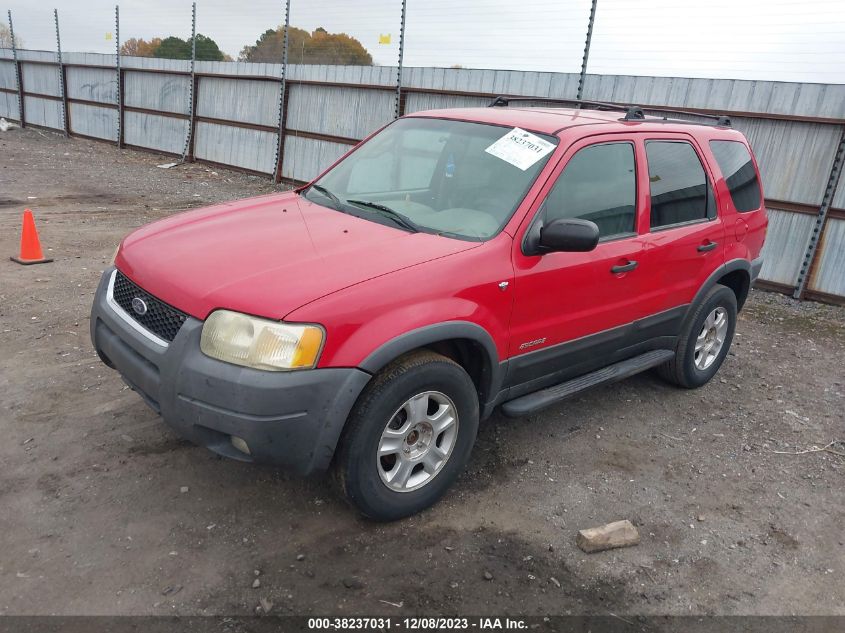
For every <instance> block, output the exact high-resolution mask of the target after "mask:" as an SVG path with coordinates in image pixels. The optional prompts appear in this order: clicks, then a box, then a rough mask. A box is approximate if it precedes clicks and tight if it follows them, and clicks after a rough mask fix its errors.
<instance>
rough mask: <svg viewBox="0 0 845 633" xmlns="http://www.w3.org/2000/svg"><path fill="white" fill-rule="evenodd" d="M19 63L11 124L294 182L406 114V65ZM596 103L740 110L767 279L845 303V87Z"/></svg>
mask: <svg viewBox="0 0 845 633" xmlns="http://www.w3.org/2000/svg"><path fill="white" fill-rule="evenodd" d="M17 64H18V71H19V73H16V69H15V62H13V61H12V52H11V51H9V50H0V116H4V117H6V118H8V119H12V120H15V121H20V120H21V118H23V121H24V124H25V125H33V126H41V127H45V128H49V129H55V130H63V129H64V131H66V132H67V133H69V134H70V135H72V136H80V137H84V138H94V139H98V140H104V141H111V142H113V143H116V144H119V145H120V146H125V147H133V148H137V149H146V150H155V151H159V152H163V153H169V154H173V155H177V156H181V155H182V154H183V153H184V154H185V155H186V157H187V158H188V160H199V161H203V162H207V163H211V164H219V165H225V166H230V167H236V168H240V169H245V170H248V171H251V172H255V173H259V174H264V175H267V176H270V177H273V178H275V180H276V181H277V182H286V183H289V184H295V183H299V182H302V181H307V180H310V179H311V178H313V177H314V176H316V175H317V174H318V173H319V172H320V171H321V170H322V169H324V168H325V167H326V166H328V165H329V164H331V163H332V162H333V161H334V160H335V159H336V158H337V157H338V156H340V155H341V154H343V153H344V152H345V151H347V150H348V149H349V148H350V147H351V146H352V145H354V144H355V143H357V142H358V140H359V139H361V138H363V137H364V136H366V135H367V134H369V133H370V132H372V131H373V130H374V129H376V128H378V127H380V126H381V125H384V124H385V123H387V122H389V121H390V120H392V119H393V116H394V111H395V106H396V102H395V100H396V94H395V92H396V68H391V67H384V66H367V67H362V66H311V65H304V66H296V65H290V66H288V68H287V75H286V90H285V95H284V99H282V95H281V94H280V92H281V86H282V82H281V79H280V78H281V76H282V66H281V65H280V64H251V63H226V62H202V61H200V62H197V63H196V67H195V72H194V73H193V74H192V73H191V70H190V62H188V61H181V60H165V59H150V58H137V57H122V58H121V65H120V69H119V71H118V70H117V69H116V67H115V58H114V56H113V55H100V54H92V53H64V54H63V58H62V64H61V65H60V64H59V63H58V62H57V61H56V55H55V54H54V53H51V52H41V51H18V62H17ZM18 76H20V77H21V82H20V86H19V85H18V83H17V77H18ZM60 77H62V78H63V79H64V82H63V83H64V87H65V90H64V93H62V82H60ZM402 83H403V85H402V96H401V99H400V103H399V112H400V113H403V114H404V113H411V112H415V111H419V110H427V109H432V108H445V107H456V106H476V105H486V104H488V103H489V101H490V100H491V98H493V97H495V96H497V95H514V96H516V95H519V96H533V97H556V98H564V99H565V98H573V97H574V95H575V94H576V90H577V83H578V75H576V74H562V73H540V72H520V71H497V70H467V69H445V68H406V69H404V71H403V82H402ZM118 91H120V95H121V96H122V98H121V99H118ZM584 98H585V99H589V100H595V101H608V102H619V103H637V104H639V105H642V106H643V107H645V108H646V110H648V109H649V108H648V106H652V107H653V108H658V107H675V108H683V109H686V110H692V111H700V112H702V113H710V114H728V115H730V116H731V118H732V120H733V124H734V126H735V127H736V128H737V129H739V130H741V131H742V132H744V133H745V135H746V136H747V137H748V139H749V140H750V142H751V145H752V146H753V148H754V151H755V153H756V155H757V158H758V161H759V162H760V165H761V168H762V172H763V185H764V188H765V192H766V206H767V208H768V209H769V218H770V225H769V234H768V238H767V243H766V253H765V255H766V259H765V265H764V268H763V271H762V275H761V282H760V285H763V286H768V287H770V288H772V289H775V290H780V291H783V292H788V293H790V294H792V293H793V291H794V290H795V288H796V285H798V283H799V279H800V278H801V276H802V269H803V276H804V277H805V278H806V284H805V288H804V292H803V296H805V297H808V298H814V299H820V300H824V301H830V302H835V303H845V179H842V180H841V181H840V182H839V183H838V187H836V188H835V189H833V190H830V192H829V194H828V196H827V199H825V191H826V190H828V189H830V187H831V185H833V186H835V184H836V183H835V182H834V181H832V179H831V176H832V174H833V173H834V172H835V169H834V162H835V158H836V157H837V151H839V154H838V156H839V162H840V163H841V161H842V148H843V147H845V142H843V139H845V85H825V84H798V83H782V82H770V81H741V80H726V79H688V78H677V77H632V76H615V75H588V76H587V80H586V85H585V89H584ZM19 102H20V103H22V104H23V117H21V113H20V112H19V107H18V103H19ZM63 111H64V112H65V113H66V117H63V116H62V114H63ZM119 120H122V125H120V126H118V121H119ZM63 121H65V125H66V128H64V126H63ZM192 126H193V129H191V127H192ZM814 235H815V236H816V237H817V238H818V248H817V249H815V248H812V245H813V242H814V241H815V240H813V239H812V238H813V237H814Z"/></svg>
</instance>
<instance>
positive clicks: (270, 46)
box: [238, 26, 373, 66]
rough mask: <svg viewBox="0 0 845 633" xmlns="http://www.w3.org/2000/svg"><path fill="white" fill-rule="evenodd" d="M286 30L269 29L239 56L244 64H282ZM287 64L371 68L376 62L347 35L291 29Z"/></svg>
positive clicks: (320, 28) (322, 30)
mask: <svg viewBox="0 0 845 633" xmlns="http://www.w3.org/2000/svg"><path fill="white" fill-rule="evenodd" d="M283 46H284V27H281V26H280V27H279V28H277V29H268V30H266V31H264V33H262V34H261V37H259V38H258V40H256V42H255V44H254V45H252V46H244V47H243V49H242V50H241V52H240V55H238V59H239V60H240V61H243V62H273V63H279V62H281V61H282V52H283ZM288 61H289V62H290V63H292V64H346V65H359V66H372V64H373V58H372V55H370V53H369V52H367V49H366V48H364V45H363V44H361V42H359V41H358V40H356V39H355V38H354V37H351V36H349V35H347V34H346V33H329V32H328V31H326V29H324V28H323V27H319V28H318V29H316V30H315V31H314V32H313V33H309V32H308V31H306V30H304V29H300V28H297V27H295V26H292V27H290V28H289V29H288Z"/></svg>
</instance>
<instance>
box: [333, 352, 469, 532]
mask: <svg viewBox="0 0 845 633" xmlns="http://www.w3.org/2000/svg"><path fill="white" fill-rule="evenodd" d="M477 431H478V396H477V393H476V390H475V385H474V384H473V382H472V379H471V378H470V377H469V375H468V374H467V373H466V372H465V371H464V370H463V368H462V367H460V365H458V364H456V363H454V362H453V361H451V360H449V359H448V358H446V357H444V356H441V355H439V354H435V353H433V352H429V351H422V352H417V353H414V354H411V355H408V356H406V357H403V358H401V359H398V360H397V361H395V362H393V363H391V364H390V365H388V366H387V367H386V368H385V369H384V370H382V371H381V372H380V373H379V374H378V375H377V376H376V378H375V379H374V380H373V382H372V383H371V384H370V385H369V386H368V387H367V389H366V390H365V391H364V393H363V394H362V396H361V398H360V399H359V401H358V403H357V404H356V405H355V408H354V409H353V411H352V414H351V415H350V418H349V421H348V423H347V426H346V429H345V430H344V434H343V437H342V438H341V443H340V447H339V450H338V457H337V460H336V464H335V473H336V476H337V477H336V478H337V481H338V483H339V484H340V487H341V490H342V492H343V494H344V496H345V497H346V499H347V500H348V501H349V502H350V503H351V504H352V505H353V506H355V507H356V508H357V509H358V510H360V511H361V512H362V513H363V514H365V515H367V516H368V517H370V518H373V519H377V520H381V521H392V520H395V519H399V518H402V517H405V516H408V515H411V514H414V513H416V512H419V511H421V510H423V509H425V508H427V507H429V506H430V505H432V504H434V503H436V502H437V500H438V499H440V497H441V496H443V494H444V493H445V492H446V490H447V489H448V488H449V486H450V485H451V484H452V483H453V482H454V480H455V479H456V478H457V477H458V475H459V474H460V473H461V472H462V471H463V469H464V467H465V465H466V462H467V460H468V459H469V455H470V452H471V450H472V445H473V444H474V442H475V436H476V433H477Z"/></svg>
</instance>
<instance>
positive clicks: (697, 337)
mask: <svg viewBox="0 0 845 633" xmlns="http://www.w3.org/2000/svg"><path fill="white" fill-rule="evenodd" d="M736 312H737V307H736V295H735V294H734V293H733V291H732V290H731V289H730V288H727V287H726V286H722V285H720V284H716V285H715V286H713V288H711V289H710V291H709V292H708V293H707V295H706V296H705V297H704V300H703V301H702V302H701V304H700V305H699V306H698V308H697V309H696V310H695V312H694V313H693V315H692V317H691V318H690V319H689V320H688V321H687V323H686V324H685V326H684V328H683V330H682V331H681V335H680V336H679V337H678V343H677V347H676V348H675V358H673V359H672V360H670V361H669V362H667V363H666V364H664V365H661V366H660V367H658V368H657V371H658V373H659V374H660V376H661V378H663V379H664V380H667V381H668V382H671V383H673V384H675V385H679V386H681V387H686V388H687V389H694V388H696V387H701V386H702V385H704V384H706V383H708V382H709V381H710V379H711V378H713V376H715V375H716V372H717V371H719V367H721V366H722V362H723V361H724V360H725V357H726V356H727V355H728V350H729V349H730V347H731V341H732V340H733V336H734V330H735V329H736Z"/></svg>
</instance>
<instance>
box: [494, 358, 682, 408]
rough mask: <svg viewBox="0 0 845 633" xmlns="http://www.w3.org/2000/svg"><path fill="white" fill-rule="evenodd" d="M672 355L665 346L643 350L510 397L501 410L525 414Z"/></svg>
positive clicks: (617, 378)
mask: <svg viewBox="0 0 845 633" xmlns="http://www.w3.org/2000/svg"><path fill="white" fill-rule="evenodd" d="M674 357H675V352H673V351H671V350H668V349H658V350H654V351H651V352H646V353H645V354H640V355H639V356H634V358H629V359H628V360H623V361H622V362H620V363H616V364H614V365H608V366H607V367H604V368H602V369H598V370H596V371H594V372H591V373H589V374H584V375H583V376H578V377H577V378H573V379H572V380H567V381H566V382H562V383H560V384H559V385H554V386H553V387H547V388H546V389H541V390H540V391H535V392H534V393H529V394H526V395H524V396H520V397H519V398H515V399H514V400H510V401H509V402H506V403H504V404H503V405H502V412H503V413H504V414H505V415H506V416H508V417H517V416H521V415H528V414H529V413H534V412H535V411H539V410H540V409H544V408H546V407H548V406H550V405H553V404H554V403H556V402H560V401H561V400H564V399H566V398H568V397H570V396H574V395H575V394H576V393H581V392H582V391H585V390H587V389H591V388H592V387H597V386H598V385H604V384H607V383H610V382H616V381H617V380H622V379H623V378H628V377H629V376H633V375H634V374H638V373H640V372H641V371H645V370H646V369H650V368H652V367H656V366H657V365H662V364H663V363H665V362H666V361H669V360H672V359H673V358H674Z"/></svg>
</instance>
